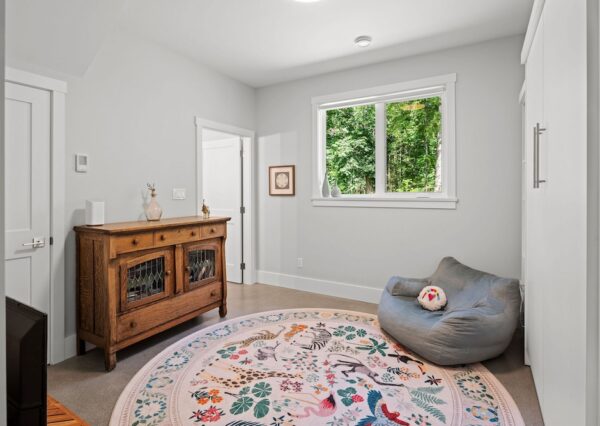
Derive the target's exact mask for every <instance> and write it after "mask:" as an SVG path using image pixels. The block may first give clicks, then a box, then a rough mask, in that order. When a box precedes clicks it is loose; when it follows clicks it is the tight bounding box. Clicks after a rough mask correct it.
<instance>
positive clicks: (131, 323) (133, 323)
mask: <svg viewBox="0 0 600 426" xmlns="http://www.w3.org/2000/svg"><path fill="white" fill-rule="evenodd" d="M129 327H131V328H136V327H137V322H135V321H131V322H130V323H129Z"/></svg>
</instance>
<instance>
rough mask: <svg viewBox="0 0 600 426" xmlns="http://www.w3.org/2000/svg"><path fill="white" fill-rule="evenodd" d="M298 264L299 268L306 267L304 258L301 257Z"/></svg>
mask: <svg viewBox="0 0 600 426" xmlns="http://www.w3.org/2000/svg"><path fill="white" fill-rule="evenodd" d="M297 265H298V268H303V267H304V259H302V258H301V257H299V258H298V260H297Z"/></svg>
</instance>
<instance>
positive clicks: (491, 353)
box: [378, 257, 521, 365]
mask: <svg viewBox="0 0 600 426" xmlns="http://www.w3.org/2000/svg"><path fill="white" fill-rule="evenodd" d="M428 285H435V286H438V287H441V288H442V289H444V292H445V293H446V296H447V298H448V304H447V305H446V308H445V309H443V310H441V311H437V312H430V311H427V310H425V309H423V308H422V307H421V305H419V302H418V301H417V296H418V295H419V293H420V292H421V290H422V289H423V287H425V286H428ZM520 305H521V292H520V290H519V282H518V281H517V280H514V279H509V278H500V277H497V276H495V275H492V274H488V273H485V272H481V271H477V270H475V269H471V268H469V267H468V266H465V265H463V264H462V263H460V262H458V261H457V260H456V259H454V258H452V257H446V258H444V259H443V260H442V261H441V262H440V265H439V266H438V268H437V271H435V273H434V274H433V275H432V276H431V277H429V278H425V279H414V278H402V277H392V278H391V279H390V281H389V282H388V284H387V286H386V288H385V290H384V292H383V295H382V297H381V302H380V303H379V312H378V315H379V323H380V324H381V327H382V328H383V329H384V330H385V331H386V332H387V333H389V334H390V335H391V336H392V337H394V338H395V339H396V340H397V341H398V342H399V343H400V344H402V345H403V346H406V347H407V348H408V349H410V350H412V351H414V352H415V353H417V354H419V355H421V356H422V357H423V358H425V359H427V360H429V361H432V362H434V363H436V364H439V365H457V364H469V363H472V362H478V361H483V360H486V359H489V358H493V357H496V356H498V355H500V354H501V353H502V352H504V350H505V349H506V348H507V346H508V345H509V343H510V341H511V339H512V337H513V334H514V332H515V329H516V327H517V324H518V322H519V312H520Z"/></svg>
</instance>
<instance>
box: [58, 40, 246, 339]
mask: <svg viewBox="0 0 600 426" xmlns="http://www.w3.org/2000/svg"><path fill="white" fill-rule="evenodd" d="M254 101H255V98H254V89H252V88H250V87H248V86H245V85H243V84H241V83H238V82H236V81H234V80H232V79H230V78H228V77H225V76H223V75H221V74H219V73H216V72H214V71H212V70H210V69H208V68H206V67H203V66H201V65H199V64H197V63H195V62H192V61H190V60H188V59H186V58H184V57H183V56H180V55H178V54H175V53H172V52H171V51H169V50H166V49H164V48H162V47H160V46H158V45H156V44H153V43H150V42H147V41H144V40H142V39H139V38H137V37H135V36H132V35H130V34H128V33H126V32H124V31H122V30H117V31H115V32H114V33H113V34H111V35H110V36H109V38H108V39H107V40H106V42H105V44H104V45H103V47H102V49H101V50H100V52H99V54H98V55H97V57H96V58H95V60H94V62H93V63H92V65H91V67H90V68H89V69H88V71H87V73H86V74H85V76H84V77H83V78H81V79H74V80H71V81H69V93H68V95H67V168H68V170H67V175H66V180H67V201H66V203H67V206H66V215H67V217H66V223H67V226H68V230H69V236H68V239H67V248H66V253H65V256H66V273H67V285H66V292H67V294H66V304H65V306H66V307H67V310H66V335H67V336H69V335H72V334H73V333H75V303H76V301H75V238H74V233H73V232H72V231H71V229H72V227H73V226H74V225H77V224H81V223H83V210H82V209H83V208H84V207H85V200H86V199H100V200H104V201H105V202H106V221H107V222H114V221H124V220H137V219H141V218H143V211H144V210H143V202H144V199H143V195H144V194H145V191H144V189H145V186H146V182H155V183H156V184H157V187H158V201H159V203H160V204H161V205H162V207H163V211H164V216H165V217H174V216H186V215H187V216H189V215H195V214H196V205H195V194H196V182H195V179H196V178H195V176H196V169H195V167H196V163H195V158H196V156H195V152H196V147H195V131H196V128H195V124H194V116H201V117H203V118H206V119H210V120H214V121H219V122H224V123H228V124H231V125H236V126H240V127H244V128H250V129H251V128H253V127H254V118H255V117H254ZM76 153H86V154H88V155H89V156H90V157H89V160H90V169H89V172H88V173H87V174H79V173H75V170H74V161H75V160H74V156H75V154H76ZM173 188H186V189H187V200H184V201H173V200H171V195H172V194H171V192H172V189H173ZM73 349H74V348H68V350H73Z"/></svg>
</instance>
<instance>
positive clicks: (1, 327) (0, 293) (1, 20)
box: [0, 0, 6, 425]
mask: <svg viewBox="0 0 600 426" xmlns="http://www.w3.org/2000/svg"><path fill="white" fill-rule="evenodd" d="M4 13H5V2H4V0H0V81H4V32H5V15H4ZM0 99H4V84H0ZM0 158H4V102H0ZM0 182H4V161H0ZM0 259H4V184H1V185H0ZM0 301H2V303H0V395H2V397H0V425H5V424H6V398H4V395H6V334H5V333H6V311H5V309H6V305H5V303H4V262H0Z"/></svg>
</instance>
